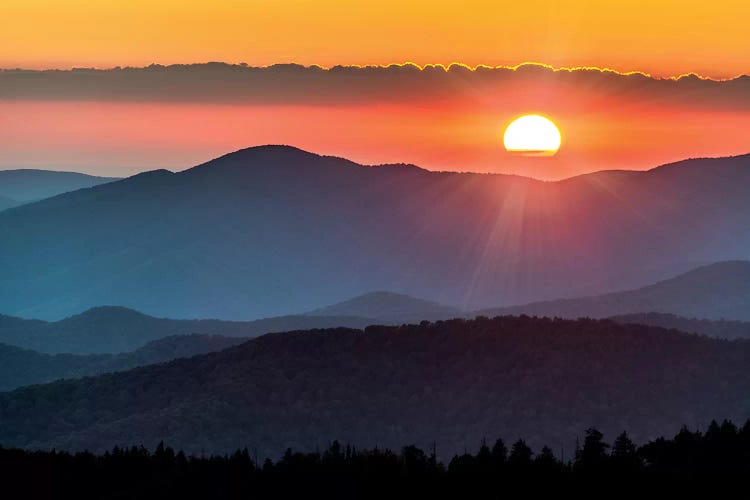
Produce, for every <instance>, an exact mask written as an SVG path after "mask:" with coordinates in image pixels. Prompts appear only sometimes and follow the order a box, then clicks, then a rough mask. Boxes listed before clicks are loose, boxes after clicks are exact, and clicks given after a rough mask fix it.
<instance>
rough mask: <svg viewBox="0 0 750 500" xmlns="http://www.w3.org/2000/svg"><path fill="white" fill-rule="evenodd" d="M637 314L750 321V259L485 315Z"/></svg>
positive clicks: (708, 266) (717, 264)
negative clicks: (619, 289) (632, 286)
mask: <svg viewBox="0 0 750 500" xmlns="http://www.w3.org/2000/svg"><path fill="white" fill-rule="evenodd" d="M636 313H669V314H674V315H677V316H682V317H686V318H703V319H714V320H720V319H727V320H742V321H750V261H727V262H718V263H715V264H711V265H707V266H702V267H699V268H696V269H693V270H691V271H689V272H687V273H684V274H681V275H679V276H676V277H674V278H670V279H667V280H664V281H661V282H659V283H655V284H653V285H649V286H645V287H642V288H638V289H635V290H629V291H624V292H615V293H608V294H604V295H598V296H593V297H582V298H574V299H561V300H552V301H545V302H535V303H530V304H526V305H521V306H513V307H502V308H493V309H487V310H483V311H479V314H484V315H487V316H495V315H503V314H529V315H534V316H550V317H560V318H579V317H589V318H606V317H610V316H621V315H630V314H636Z"/></svg>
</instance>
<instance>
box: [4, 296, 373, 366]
mask: <svg viewBox="0 0 750 500" xmlns="http://www.w3.org/2000/svg"><path fill="white" fill-rule="evenodd" d="M371 323H373V320H371V319H366V318H355V317H333V316H319V315H316V316H304V315H290V316H280V317H274V318H264V319H259V320H254V321H220V320H212V319H204V320H185V319H182V320H180V319H167V318H155V317H153V316H149V315H146V314H142V313H140V312H138V311H134V310H132V309H127V308H124V307H112V306H108V307H95V308H92V309H89V310H87V311H85V312H83V313H81V314H76V315H74V316H70V317H68V318H65V319H62V320H59V321H53V322H48V321H42V320H30V319H22V318H16V317H13V316H6V315H0V343H5V344H10V345H13V346H18V347H22V348H25V349H31V350H34V351H39V352H41V353H51V354H55V353H74V354H96V353H122V352H129V351H133V350H134V349H138V348H140V347H142V346H143V345H145V344H147V343H149V342H152V341H155V340H158V339H162V338H164V337H170V336H177V335H189V334H204V335H220V336H226V337H240V338H245V337H255V336H258V335H262V334H264V333H269V332H280V331H289V330H302V329H313V328H331V327H338V326H345V327H350V328H364V327H365V326H367V325H369V324H371Z"/></svg>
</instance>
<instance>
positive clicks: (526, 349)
mask: <svg viewBox="0 0 750 500" xmlns="http://www.w3.org/2000/svg"><path fill="white" fill-rule="evenodd" d="M748 359H750V342H740V341H727V340H717V339H709V338H706V337H700V336H696V335H688V334H684V333H679V332H676V331H673V330H665V329H662V328H657V327H647V326H641V325H621V324H618V323H615V322H613V321H608V320H588V319H584V320H576V321H573V320H562V319H557V320H552V319H547V318H541V319H537V318H529V317H500V318H495V319H487V318H479V319H476V320H471V321H466V320H460V319H459V320H450V321H444V322H436V323H431V324H430V323H422V324H420V325H411V326H401V327H386V326H380V327H369V328H367V329H366V330H365V331H361V330H349V329H334V330H319V331H305V332H292V333H282V334H269V335H265V336H262V337H259V338H257V339H253V340H250V341H248V342H246V343H244V344H241V345H239V346H237V347H232V348H229V349H226V350H224V351H221V352H217V353H212V354H207V355H203V356H197V357H193V358H190V359H180V360H175V361H172V362H170V363H166V364H160V365H154V366H149V367H144V368H138V369H135V370H131V371H127V372H121V373H115V374H108V375H102V376H98V377H94V378H85V379H81V380H73V381H61V382H55V383H52V384H48V385H43V386H34V387H28V388H23V389H19V390H17V391H14V392H10V393H3V394H0V421H1V422H2V424H3V425H2V426H0V442H1V443H3V446H6V447H8V446H22V447H31V448H57V449H67V450H76V449H89V450H94V451H98V450H106V449H110V448H111V447H112V446H113V445H114V444H118V445H121V446H122V445H140V444H144V445H147V446H154V444H153V443H158V442H159V441H161V440H164V441H166V442H168V443H170V444H171V445H173V446H175V447H178V448H181V449H184V450H185V451H186V452H192V453H209V452H222V453H223V452H231V451H232V450H235V449H237V448H238V447H239V448H242V447H244V446H247V447H248V448H249V449H253V448H255V449H257V450H258V453H259V455H260V457H263V456H266V455H269V456H273V457H276V456H277V454H278V453H280V450H284V449H286V448H287V447H291V448H294V449H304V450H311V449H315V448H316V447H321V448H322V447H324V446H326V445H327V443H329V442H331V441H332V440H334V439H339V440H340V441H342V442H350V443H355V444H356V445H357V446H359V447H364V446H367V447H374V446H378V447H381V448H383V447H398V446H401V445H403V443H405V442H409V443H414V444H416V445H418V446H421V447H423V448H426V447H429V446H432V445H433V443H435V444H436V446H437V449H438V452H439V454H441V455H442V456H448V457H449V456H451V455H452V454H453V453H457V452H458V453H460V452H461V450H463V449H464V448H465V447H466V445H467V443H478V442H480V441H481V439H482V438H484V437H486V436H501V437H503V438H505V439H506V441H507V440H515V439H516V438H518V437H523V438H525V439H527V440H528V442H529V443H530V444H532V445H533V446H534V447H539V445H540V444H541V443H546V444H548V445H551V446H556V447H564V449H565V450H566V451H567V452H568V453H572V452H573V444H574V441H575V439H576V436H578V434H579V433H580V432H581V429H585V428H588V427H591V426H594V427H596V428H598V429H600V430H601V431H603V432H604V433H605V434H606V435H608V436H614V435H615V434H616V433H619V432H621V431H622V430H623V429H628V431H629V432H630V433H631V435H632V436H633V438H634V439H635V440H637V441H640V442H643V441H645V440H647V439H651V438H655V437H658V436H660V435H665V434H673V433H675V432H676V431H677V430H678V428H679V426H680V425H682V424H685V425H687V426H689V427H691V428H698V427H699V428H704V427H705V425H706V424H707V422H709V421H710V420H711V419H714V418H716V419H723V418H731V419H734V420H735V421H743V420H744V419H746V418H747V416H748V414H750V401H749V400H748V398H747V394H748V392H749V391H750V371H748V370H747V360H748ZM579 437H580V436H579ZM566 456H567V455H566Z"/></svg>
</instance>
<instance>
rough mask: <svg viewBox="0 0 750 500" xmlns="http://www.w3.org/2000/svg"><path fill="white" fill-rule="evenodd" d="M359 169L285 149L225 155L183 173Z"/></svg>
mask: <svg viewBox="0 0 750 500" xmlns="http://www.w3.org/2000/svg"><path fill="white" fill-rule="evenodd" d="M346 166H349V167H361V165H358V164H357V163H354V162H352V161H349V160H347V159H344V158H339V157H336V156H322V155H318V154H315V153H311V152H309V151H304V150H302V149H299V148H296V147H294V146H286V145H265V146H252V147H249V148H245V149H240V150H238V151H234V152H232V153H228V154H225V155H223V156H220V157H218V158H215V159H213V160H210V161H208V162H206V163H203V164H201V165H198V166H196V167H193V168H191V169H188V170H186V171H185V173H186V174H188V175H193V174H198V173H205V172H208V171H210V172H215V171H217V170H221V171H222V172H225V171H226V170H235V169H241V170H255V169H263V170H266V171H269V170H270V171H279V170H282V169H283V170H285V171H289V170H292V171H307V170H316V169H321V168H330V167H346Z"/></svg>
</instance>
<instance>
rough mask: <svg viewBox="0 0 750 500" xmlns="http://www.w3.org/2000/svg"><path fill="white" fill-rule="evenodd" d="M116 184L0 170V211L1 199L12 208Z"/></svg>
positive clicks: (107, 179) (31, 171)
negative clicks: (13, 205)
mask: <svg viewBox="0 0 750 500" xmlns="http://www.w3.org/2000/svg"><path fill="white" fill-rule="evenodd" d="M116 180H118V179H116V178H113V177H97V176H93V175H86V174H80V173H78V172H57V171H53V170H34V169H19V170H0V209H2V198H4V197H5V198H9V199H11V200H13V201H14V202H15V204H22V203H28V202H30V201H37V200H42V199H44V198H49V197H51V196H56V195H58V194H62V193H67V192H69V191H75V190H77V189H83V188H88V187H93V186H98V185H99V184H104V183H107V182H112V181H116Z"/></svg>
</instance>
